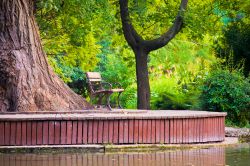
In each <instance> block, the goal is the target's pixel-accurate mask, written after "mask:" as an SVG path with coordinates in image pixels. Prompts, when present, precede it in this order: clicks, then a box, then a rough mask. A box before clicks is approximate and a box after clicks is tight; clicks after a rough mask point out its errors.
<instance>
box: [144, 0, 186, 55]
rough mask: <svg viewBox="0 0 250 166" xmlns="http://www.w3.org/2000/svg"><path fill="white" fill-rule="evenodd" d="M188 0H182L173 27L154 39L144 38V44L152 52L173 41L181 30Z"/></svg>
mask: <svg viewBox="0 0 250 166" xmlns="http://www.w3.org/2000/svg"><path fill="white" fill-rule="evenodd" d="M187 3H188V0H182V1H181V4H180V7H179V12H178V14H177V16H176V18H175V21H174V24H173V25H172V26H171V28H170V29H169V30H168V31H167V32H166V33H164V34H163V35H162V36H161V37H159V38H157V39H153V40H144V41H143V45H144V47H145V48H146V49H147V50H148V51H149V52H150V51H153V50H157V49H159V48H161V47H163V46H165V45H166V44H167V43H168V42H170V41H171V39H173V38H174V37H175V35H176V34H177V33H178V32H179V31H180V30H181V28H182V27H183V12H184V11H185V9H186V7H187Z"/></svg>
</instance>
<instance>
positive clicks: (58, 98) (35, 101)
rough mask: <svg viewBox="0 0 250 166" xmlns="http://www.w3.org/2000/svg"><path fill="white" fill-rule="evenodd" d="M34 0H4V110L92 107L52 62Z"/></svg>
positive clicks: (0, 5)
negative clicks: (34, 13)
mask: <svg viewBox="0 0 250 166" xmlns="http://www.w3.org/2000/svg"><path fill="white" fill-rule="evenodd" d="M33 7H34V0H1V1H0V112H4V111H61V110H75V109H87V108H91V106H90V104H88V103H87V102H86V101H85V100H84V99H83V98H82V97H80V96H78V95H77V94H75V93H74V92H73V91H71V90H70V88H68V87H67V86H66V85H65V84H64V83H63V82H62V81H61V80H60V79H59V78H58V76H57V75H56V74H54V72H53V71H52V69H51V68H50V67H49V65H48V61H47V59H46V55H45V53H44V52H43V50H42V45H41V41H40V37H39V31H38V27H37V25H36V22H35V18H34V15H33Z"/></svg>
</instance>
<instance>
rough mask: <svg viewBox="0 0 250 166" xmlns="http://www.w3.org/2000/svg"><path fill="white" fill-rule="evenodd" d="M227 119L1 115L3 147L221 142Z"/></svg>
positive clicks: (179, 114)
mask: <svg viewBox="0 0 250 166" xmlns="http://www.w3.org/2000/svg"><path fill="white" fill-rule="evenodd" d="M225 116H226V114H225V113H210V112H201V111H150V112H147V111H141V112H138V113H136V112H132V111H126V112H118V111H114V112H112V113H104V112H91V111H88V112H74V113H72V112H71V113H59V114H58V113H57V114H56V113H48V112H47V113H36V114H1V115H0V132H1V134H0V146H6V145H7V146H12V145H60V144H72V145H73V144H108V143H109V144H156V143H160V144H162V143H164V144H185V143H205V142H217V141H223V140H224V135H225V129H224V128H225V126H224V123H225Z"/></svg>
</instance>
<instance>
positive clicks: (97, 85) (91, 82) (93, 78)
mask: <svg viewBox="0 0 250 166" xmlns="http://www.w3.org/2000/svg"><path fill="white" fill-rule="evenodd" d="M86 77H87V83H88V86H89V90H90V93H95V91H97V90H102V89H103V87H102V84H101V82H102V77H101V74H100V73H98V72H86Z"/></svg>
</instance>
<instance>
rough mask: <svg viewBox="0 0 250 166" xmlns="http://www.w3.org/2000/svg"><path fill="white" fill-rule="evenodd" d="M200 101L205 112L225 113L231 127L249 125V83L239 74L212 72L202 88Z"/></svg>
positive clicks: (220, 71)
mask: <svg viewBox="0 0 250 166" xmlns="http://www.w3.org/2000/svg"><path fill="white" fill-rule="evenodd" d="M201 101H202V107H203V109H205V110H209V111H222V112H227V113H228V115H227V120H229V121H230V122H231V124H233V125H239V126H246V125H248V123H249V120H250V83H249V79H246V78H244V76H243V75H242V74H240V73H237V72H231V73H230V72H229V71H227V70H226V71H223V70H218V71H215V72H212V73H211V75H210V76H209V77H208V78H207V79H206V81H205V83H204V85H203V86H202V95H201Z"/></svg>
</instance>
